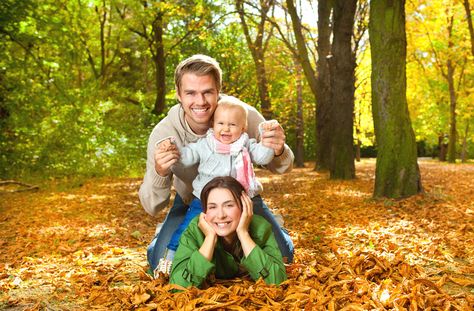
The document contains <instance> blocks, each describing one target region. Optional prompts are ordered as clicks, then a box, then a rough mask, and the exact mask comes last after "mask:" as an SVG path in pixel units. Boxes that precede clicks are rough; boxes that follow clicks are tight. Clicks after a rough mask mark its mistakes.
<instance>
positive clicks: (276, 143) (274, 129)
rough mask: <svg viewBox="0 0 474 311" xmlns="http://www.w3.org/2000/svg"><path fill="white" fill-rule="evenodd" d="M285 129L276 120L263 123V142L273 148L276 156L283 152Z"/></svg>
mask: <svg viewBox="0 0 474 311" xmlns="http://www.w3.org/2000/svg"><path fill="white" fill-rule="evenodd" d="M285 139H286V136H285V131H283V128H282V127H281V126H280V124H279V123H278V122H276V121H269V122H265V123H263V125H262V144H263V145H264V146H265V147H268V148H272V149H273V150H274V152H275V155H276V156H279V155H281V154H282V153H283V151H284V148H285Z"/></svg>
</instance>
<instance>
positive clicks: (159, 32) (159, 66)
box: [152, 13, 166, 115]
mask: <svg viewBox="0 0 474 311" xmlns="http://www.w3.org/2000/svg"><path fill="white" fill-rule="evenodd" d="M152 27H153V35H154V41H153V42H154V43H153V44H154V51H153V53H152V55H153V62H154V64H155V69H156V71H155V85H156V98H155V106H154V108H153V113H154V114H156V115H159V114H161V113H162V112H163V111H164V110H165V101H166V60H165V51H164V47H163V17H162V14H161V13H157V16H156V19H155V20H154V21H153V24H152Z"/></svg>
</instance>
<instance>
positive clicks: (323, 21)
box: [315, 0, 333, 171]
mask: <svg viewBox="0 0 474 311" xmlns="http://www.w3.org/2000/svg"><path fill="white" fill-rule="evenodd" d="M332 5H333V1H331V0H320V1H318V47H317V52H318V61H317V71H318V76H317V94H318V96H317V103H316V167H315V169H316V170H318V171H324V170H328V169H329V167H330V161H331V137H332V133H333V123H332V122H331V79H330V76H329V63H328V59H329V58H330V57H331V55H330V53H331V43H330V37H331V26H330V18H331V10H332Z"/></svg>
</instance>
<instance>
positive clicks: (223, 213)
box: [217, 208, 227, 219]
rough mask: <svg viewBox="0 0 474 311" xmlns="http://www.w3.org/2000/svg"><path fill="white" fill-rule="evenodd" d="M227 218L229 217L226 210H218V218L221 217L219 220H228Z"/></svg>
mask: <svg viewBox="0 0 474 311" xmlns="http://www.w3.org/2000/svg"><path fill="white" fill-rule="evenodd" d="M226 216H227V215H226V213H225V211H224V209H223V208H219V210H218V212H217V217H219V218H221V219H222V218H226Z"/></svg>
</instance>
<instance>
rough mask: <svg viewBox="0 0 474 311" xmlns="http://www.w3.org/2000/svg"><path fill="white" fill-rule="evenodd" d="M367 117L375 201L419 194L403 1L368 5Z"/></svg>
mask: <svg viewBox="0 0 474 311" xmlns="http://www.w3.org/2000/svg"><path fill="white" fill-rule="evenodd" d="M369 39H370V46H371V49H372V53H371V55H372V56H371V57H372V75H371V80H372V105H373V107H372V113H373V119H374V127H375V136H376V143H377V148H378V153H377V164H376V171H375V187H374V196H375V197H390V198H400V197H407V196H411V195H414V194H416V193H418V192H420V191H421V190H422V188H421V177H420V171H419V168H418V163H417V150H416V141H415V135H414V132H413V128H412V126H411V120H410V116H409V112H408V105H407V98H406V32H405V1H404V0H402V1H393V0H377V1H371V2H370V21H369Z"/></svg>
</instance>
